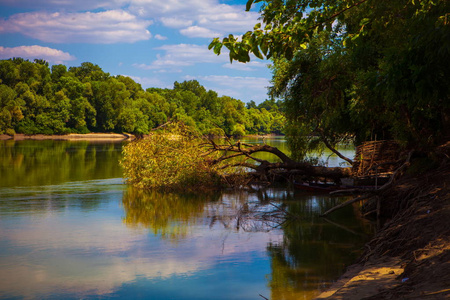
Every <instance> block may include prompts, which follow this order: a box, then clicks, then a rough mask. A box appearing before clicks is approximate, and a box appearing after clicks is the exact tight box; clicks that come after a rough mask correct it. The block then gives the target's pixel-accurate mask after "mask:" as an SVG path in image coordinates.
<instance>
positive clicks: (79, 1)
mask: <svg viewBox="0 0 450 300" xmlns="http://www.w3.org/2000/svg"><path fill="white" fill-rule="evenodd" d="M128 2H129V1H128V0H96V1H92V0H63V1H61V0H0V3H1V4H2V5H8V6H12V7H21V8H26V9H38V10H50V9H53V8H54V7H58V8H60V9H61V8H62V9H65V10H75V11H76V10H78V11H86V10H92V9H100V8H104V9H111V8H119V7H122V6H123V5H125V4H126V3H128Z"/></svg>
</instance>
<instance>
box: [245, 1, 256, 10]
mask: <svg viewBox="0 0 450 300" xmlns="http://www.w3.org/2000/svg"><path fill="white" fill-rule="evenodd" d="M253 1H254V0H248V1H247V4H246V5H245V10H246V11H249V10H250V8H252V4H253Z"/></svg>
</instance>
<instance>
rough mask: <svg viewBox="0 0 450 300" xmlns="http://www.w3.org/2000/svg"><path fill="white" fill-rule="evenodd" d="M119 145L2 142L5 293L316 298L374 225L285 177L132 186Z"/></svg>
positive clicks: (1, 285) (0, 286)
mask: <svg viewBox="0 0 450 300" xmlns="http://www.w3.org/2000/svg"><path fill="white" fill-rule="evenodd" d="M247 142H257V140H255V139H253V140H247ZM266 142H267V140H266ZM269 142H271V143H272V144H273V145H276V146H279V147H281V148H283V147H285V146H284V145H285V144H284V140H282V139H278V140H277V139H275V140H272V141H269ZM121 149H122V143H93V142H84V141H83V142H81V141H80V142H67V141H16V142H14V141H0V298H2V299H99V298H101V299H109V298H115V299H117V298H126V299H263V298H262V297H261V296H263V297H266V298H269V299H274V300H275V299H311V298H313V297H314V296H316V295H317V294H318V293H319V292H320V290H322V289H324V288H325V287H327V286H328V285H329V284H330V283H331V282H332V281H333V280H336V278H337V277H338V276H339V275H340V274H341V273H342V272H343V271H344V270H345V266H346V265H348V264H350V263H351V262H352V261H353V260H354V259H355V258H356V257H357V256H358V254H359V253H360V250H361V247H362V245H363V243H364V242H365V241H366V240H367V238H368V235H369V234H370V232H371V231H372V228H371V225H370V224H368V223H367V222H365V221H364V220H363V219H361V218H360V217H358V214H357V207H347V208H346V209H342V210H340V211H337V212H335V213H333V215H332V216H331V217H330V219H329V220H326V219H323V218H320V217H319V215H320V213H321V212H323V211H324V210H326V209H328V208H330V207H332V206H333V205H335V204H337V203H338V202H339V201H342V200H343V199H340V198H331V197H329V196H326V195H311V194H305V193H303V192H300V191H296V190H291V189H288V188H277V189H267V190H264V191H259V192H253V193H250V192H236V191H225V192H222V193H214V194H204V195H185V194H174V193H158V192H154V191H153V192H148V191H147V192H145V191H140V190H136V189H133V188H131V187H128V186H127V185H125V184H124V183H123V179H122V170H121V168H120V166H119V163H118V161H119V159H120V157H121ZM349 151H350V152H349V153H351V150H349ZM338 163H339V161H338V160H336V159H335V158H330V164H334V165H336V164H338ZM280 209H281V210H282V211H284V212H286V213H287V214H289V215H295V216H296V217H295V218H294V219H293V220H292V221H289V222H285V223H283V219H280V218H278V217H279V216H278V215H276V214H274V211H275V210H277V211H279V210H280ZM260 295H261V296H260Z"/></svg>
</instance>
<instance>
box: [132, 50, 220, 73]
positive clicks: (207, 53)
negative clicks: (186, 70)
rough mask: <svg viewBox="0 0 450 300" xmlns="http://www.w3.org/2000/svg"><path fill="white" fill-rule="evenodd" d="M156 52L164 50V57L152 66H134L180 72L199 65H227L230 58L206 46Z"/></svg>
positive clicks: (159, 58) (160, 57) (158, 57)
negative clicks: (181, 69)
mask: <svg viewBox="0 0 450 300" xmlns="http://www.w3.org/2000/svg"><path fill="white" fill-rule="evenodd" d="M156 50H164V51H165V54H164V55H157V59H156V60H155V61H153V62H152V63H151V64H149V65H146V64H134V65H133V66H135V67H136V68H139V69H144V70H166V71H171V72H178V71H179V70H180V67H187V66H192V65H195V64H197V63H225V62H226V61H228V56H227V55H226V54H225V53H224V54H223V55H220V56H217V55H216V54H214V52H212V51H211V50H208V47H207V46H206V45H204V46H201V45H188V44H178V45H165V46H162V47H158V48H156Z"/></svg>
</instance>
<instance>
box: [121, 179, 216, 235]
mask: <svg viewBox="0 0 450 300" xmlns="http://www.w3.org/2000/svg"><path fill="white" fill-rule="evenodd" d="M218 196H219V195H216V194H211V195H205V194H202V195H194V194H179V193H168V192H160V191H156V190H141V189H136V188H133V187H129V188H128V189H127V191H126V192H125V193H124V196H123V199H122V203H123V206H124V209H125V219H124V222H125V223H126V224H127V225H128V226H133V227H145V228H149V229H151V230H152V232H153V233H154V234H160V235H161V236H162V237H168V238H172V239H174V238H179V237H184V236H185V235H186V234H187V233H188V229H189V226H190V225H193V224H195V223H196V222H198V220H199V219H200V217H201V216H202V215H203V211H204V207H205V203H207V202H211V201H215V200H217V199H218Z"/></svg>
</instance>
